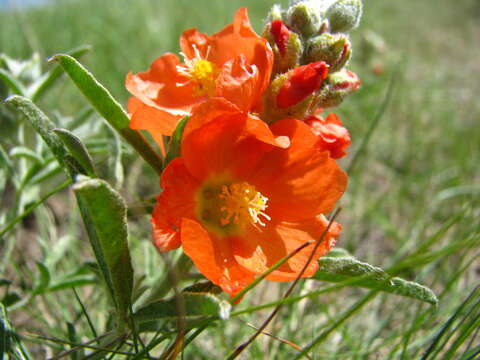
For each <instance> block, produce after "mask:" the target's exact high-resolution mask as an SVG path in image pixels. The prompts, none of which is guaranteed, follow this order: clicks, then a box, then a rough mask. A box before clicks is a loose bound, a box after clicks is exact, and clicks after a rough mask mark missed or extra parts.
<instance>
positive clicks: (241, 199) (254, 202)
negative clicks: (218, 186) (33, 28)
mask: <svg viewBox="0 0 480 360" xmlns="http://www.w3.org/2000/svg"><path fill="white" fill-rule="evenodd" d="M219 197H220V199H221V200H222V202H223V205H222V206H221V207H220V210H221V211H222V212H223V213H224V214H225V215H224V216H223V217H221V218H220V224H221V225H222V226H225V225H228V224H231V223H233V224H236V225H245V224H248V223H253V224H257V223H258V224H260V225H262V226H265V223H264V222H263V221H262V219H260V216H263V217H264V218H265V219H267V220H270V216H268V215H267V214H265V212H264V211H265V210H266V208H267V201H268V198H266V197H265V196H263V195H262V194H261V193H260V192H258V191H257V190H256V189H255V187H254V186H252V185H250V184H248V183H246V182H242V183H233V184H230V185H228V186H227V185H223V186H222V191H221V193H220V194H219Z"/></svg>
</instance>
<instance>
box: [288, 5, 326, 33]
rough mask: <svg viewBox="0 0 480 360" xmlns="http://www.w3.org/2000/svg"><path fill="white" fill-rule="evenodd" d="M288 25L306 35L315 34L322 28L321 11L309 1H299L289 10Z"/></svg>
mask: <svg viewBox="0 0 480 360" xmlns="http://www.w3.org/2000/svg"><path fill="white" fill-rule="evenodd" d="M287 23H288V25H289V26H290V27H291V28H292V29H293V30H295V31H296V32H298V33H299V34H301V35H302V36H304V37H305V38H309V37H311V36H314V35H315V34H316V33H317V32H318V30H319V28H320V23H321V19H320V13H319V12H318V11H316V9H315V8H314V7H312V6H311V5H310V3H308V2H299V3H298V4H294V5H292V6H291V7H290V8H289V9H288V11H287Z"/></svg>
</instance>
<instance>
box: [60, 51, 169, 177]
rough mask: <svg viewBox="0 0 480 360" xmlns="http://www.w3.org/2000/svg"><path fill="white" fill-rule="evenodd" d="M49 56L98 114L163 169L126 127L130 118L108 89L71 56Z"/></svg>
mask: <svg viewBox="0 0 480 360" xmlns="http://www.w3.org/2000/svg"><path fill="white" fill-rule="evenodd" d="M52 59H53V60H55V61H58V62H59V64H60V66H61V67H62V68H63V70H64V71H65V72H66V73H67V75H68V76H69V77H70V78H71V79H72V81H73V82H74V83H75V85H76V86H77V87H78V89H79V90H80V91H81V92H82V94H83V95H84V96H85V97H86V98H87V100H88V101H89V102H90V103H91V104H92V105H93V107H94V108H95V109H96V110H97V111H98V112H99V113H100V115H102V116H103V117H104V118H105V120H107V122H108V123H109V124H110V125H111V126H112V127H113V128H114V129H115V130H116V131H117V132H118V133H120V135H122V136H123V137H124V139H125V140H127V141H128V142H129V143H130V145H132V146H133V147H134V148H135V150H137V152H138V153H139V154H140V155H141V156H142V157H143V158H144V159H145V160H146V161H147V163H148V164H150V166H151V167H152V168H153V169H154V170H155V171H156V172H157V173H159V174H160V173H161V172H162V160H161V159H160V157H159V156H158V155H157V154H156V153H155V151H154V150H153V148H152V147H151V146H150V144H148V142H147V141H146V140H145V138H144V137H143V135H142V134H141V133H139V132H138V131H135V130H132V129H130V128H129V123H130V118H129V117H128V115H127V113H126V112H125V111H124V110H123V108H122V106H121V105H120V104H119V103H118V102H117V101H116V100H115V99H114V98H113V96H112V95H111V94H110V93H109V92H108V90H107V89H105V87H103V85H102V84H100V83H99V82H98V81H97V79H95V77H94V76H93V75H92V74H91V73H90V72H88V71H87V70H86V69H85V68H84V67H83V66H82V65H81V64H80V63H79V62H78V61H76V60H75V59H74V58H73V57H71V56H68V55H64V54H59V55H56V56H54V57H53V58H52Z"/></svg>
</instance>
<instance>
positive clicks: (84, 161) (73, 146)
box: [53, 128, 95, 177]
mask: <svg viewBox="0 0 480 360" xmlns="http://www.w3.org/2000/svg"><path fill="white" fill-rule="evenodd" d="M53 132H54V133H55V134H57V135H58V137H59V138H60V139H61V140H62V142H63V143H64V145H65V146H66V147H67V149H68V150H69V151H70V154H72V156H73V157H74V158H75V160H77V161H78V163H79V164H80V165H81V166H82V168H83V169H84V170H85V174H86V175H88V176H91V177H95V168H94V166H93V160H92V157H91V156H90V154H89V153H88V150H87V148H86V147H85V145H84V144H83V143H82V141H81V140H80V138H79V137H78V136H76V135H74V134H73V133H71V132H70V131H68V130H65V129H58V128H56V129H53Z"/></svg>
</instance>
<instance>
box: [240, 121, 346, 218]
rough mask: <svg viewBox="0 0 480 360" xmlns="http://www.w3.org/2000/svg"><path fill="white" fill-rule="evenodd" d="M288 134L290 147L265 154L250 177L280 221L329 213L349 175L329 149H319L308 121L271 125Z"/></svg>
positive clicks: (343, 189) (269, 212)
mask: <svg viewBox="0 0 480 360" xmlns="http://www.w3.org/2000/svg"><path fill="white" fill-rule="evenodd" d="M271 129H272V131H273V133H274V134H275V135H277V136H288V137H289V138H290V141H291V145H290V147H289V148H288V149H286V150H284V149H278V148H277V149H273V150H272V151H270V152H268V153H266V154H265V156H264V158H263V160H262V162H261V164H259V165H258V171H256V172H255V173H253V174H252V177H251V178H249V179H247V181H248V182H250V183H251V184H254V185H255V187H256V188H257V190H258V191H260V192H261V193H262V194H263V195H264V196H266V197H267V198H268V199H269V202H268V206H269V211H268V215H269V216H271V217H272V218H273V219H277V221H293V222H295V221H299V220H303V219H309V218H312V217H315V216H317V215H318V214H321V213H323V214H326V213H329V212H330V211H331V210H332V209H333V207H334V206H335V203H336V202H337V200H338V199H339V198H340V197H341V196H342V194H343V192H344V191H345V188H346V185H347V176H346V174H345V173H344V172H343V171H342V170H341V169H340V168H339V166H338V165H337V163H336V162H335V161H334V160H333V159H331V158H330V157H329V156H328V152H320V151H318V150H316V148H315V144H316V142H317V137H316V136H315V135H314V134H313V133H312V131H311V130H310V128H309V127H308V126H307V125H305V124H304V123H302V122H300V121H298V120H295V119H285V120H281V121H278V122H276V123H274V124H273V125H272V126H271Z"/></svg>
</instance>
